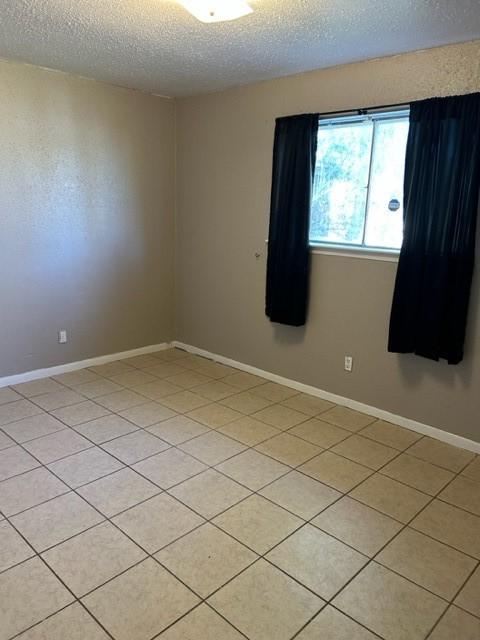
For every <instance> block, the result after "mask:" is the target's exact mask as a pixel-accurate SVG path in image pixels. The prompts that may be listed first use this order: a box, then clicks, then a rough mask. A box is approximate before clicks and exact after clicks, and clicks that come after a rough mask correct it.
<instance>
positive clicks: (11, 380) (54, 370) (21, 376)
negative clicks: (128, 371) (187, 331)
mask: <svg viewBox="0 0 480 640" xmlns="http://www.w3.org/2000/svg"><path fill="white" fill-rule="evenodd" d="M170 346H171V344H170V343H169V342H162V343H161V344H151V345H148V346H146V347H138V349H130V350H129V351H121V352H120V353H110V354H108V355H106V356H97V357H95V358H88V359H87V360H79V361H78V362H68V363H67V364H59V365H57V366H55V367H48V368H46V369H35V370H34V371H25V373H17V374H15V375H13V376H5V377H4V378H0V388H1V387H7V386H9V385H12V384H20V383H21V382H30V380H37V379H38V378H50V377H52V376H59V375H60V374H62V373H68V372H69V371H76V370H77V369H85V368H86V367H94V366H97V365H99V364H107V363H108V362H114V361H115V360H123V359H125V358H133V356H143V355H145V354H147V353H154V352H155V351H162V350H163V349H168V348H170Z"/></svg>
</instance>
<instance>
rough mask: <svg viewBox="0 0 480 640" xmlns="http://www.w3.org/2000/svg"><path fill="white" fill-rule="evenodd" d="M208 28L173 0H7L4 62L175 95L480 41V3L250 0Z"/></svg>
mask: <svg viewBox="0 0 480 640" xmlns="http://www.w3.org/2000/svg"><path fill="white" fill-rule="evenodd" d="M250 4H251V6H252V7H253V8H254V13H252V14H251V15H249V16H246V17H244V18H241V19H240V20H237V21H235V22H226V23H219V24H202V23H200V22H198V21H197V20H195V18H193V17H192V16H190V14H188V13H187V12H186V11H185V9H183V7H182V6H180V5H179V4H178V3H177V2H176V1H175V0H114V1H112V0H0V57H3V58H12V59H16V60H22V61H25V62H31V63H33V64H37V65H40V66H45V67H51V68H53V69H60V70H63V71H69V72H72V73H76V74H80V75H83V76H88V77H92V78H97V79H98V80H103V81H106V82H110V83H113V84H118V85H122V86H127V87H134V88H137V89H143V90H145V91H150V92H153V93H158V94H162V95H168V96H183V95H192V94H196V93H202V92H207V91H214V90H218V89H223V88H227V87H231V86H236V85H240V84H246V83H249V82H256V81H259V80H266V79H269V78H275V77H279V76H284V75H289V74H292V73H297V72H300V71H308V70H310V69H316V68H320V67H328V66H332V65H336V64H342V63H346V62H352V61H356V60H364V59H367V58H373V57H377V56H384V55H390V54H395V53H401V52H404V51H412V50H415V49H422V48H427V47H433V46H436V45H441V44H447V43H453V42H461V41H466V40H474V39H477V38H480V4H479V0H363V1H362V0H251V2H250Z"/></svg>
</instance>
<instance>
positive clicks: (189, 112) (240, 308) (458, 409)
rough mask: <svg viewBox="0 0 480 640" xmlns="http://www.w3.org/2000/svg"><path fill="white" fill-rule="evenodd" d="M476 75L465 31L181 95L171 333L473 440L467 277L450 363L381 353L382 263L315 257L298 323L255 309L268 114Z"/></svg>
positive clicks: (263, 232)
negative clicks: (453, 37) (346, 365)
mask: <svg viewBox="0 0 480 640" xmlns="http://www.w3.org/2000/svg"><path fill="white" fill-rule="evenodd" d="M479 72H480V42H476V43H470V44H465V45H459V46H451V47H443V48H438V49H432V50H429V51H423V52H417V53H413V54H407V55H401V56H396V57H392V58H384V59H381V60H375V61H370V62H365V63H360V64H354V65H348V66H343V67H337V68H333V69H328V70H324V71H317V72H313V73H307V74H303V75H298V76H293V77H290V78H284V79H280V80H276V81H271V82H266V83H262V84H257V85H251V86H247V87H243V88H240V89H236V90H230V91H226V92H223V93H217V94H211V95H205V96H201V97H196V98H189V99H183V100H180V101H179V102H178V106H177V127H178V128H177V136H178V145H177V187H178V188H177V228H178V250H177V260H176V277H177V287H176V295H177V331H176V333H177V339H179V340H181V341H184V342H186V343H189V344H192V345H195V346H197V347H201V348H204V349H208V350H210V351H212V352H215V353H218V354H222V355H224V356H228V357H231V358H234V359H237V360H240V361H242V362H244V363H248V364H251V365H254V366H257V367H260V368H262V369H266V370H269V371H272V372H274V373H277V374H280V375H283V376H286V377H288V378H293V379H295V380H299V381H301V382H305V383H308V384H311V385H314V386H317V387H320V388H322V389H326V390H328V391H330V392H333V393H337V394H340V395H343V396H347V397H349V398H353V399H355V400H359V401H361V402H364V403H367V404H370V405H374V406H376V407H380V408H382V409H386V410H388V411H392V412H394V413H396V414H400V415H402V416H406V417H408V418H412V419H415V420H418V421H420V422H424V423H427V424H431V425H434V426H437V427H439V428H442V429H446V430H447V431H450V432H453V433H456V434H461V435H463V436H465V437H467V438H471V439H473V440H477V441H480V317H479V313H478V295H477V294H476V290H477V289H478V284H479V278H478V276H477V278H476V280H475V282H474V295H473V300H472V306H471V313H470V323H469V331H468V339H467V345H466V348H467V356H466V358H465V360H464V362H463V363H462V364H461V365H459V366H455V367H452V366H448V365H447V364H445V363H435V362H431V361H428V360H424V359H421V358H418V357H414V356H409V355H407V356H397V355H393V354H388V353H387V351H386V341H387V325H388V318H389V311H390V302H391V296H392V290H393V283H394V277H395V269H396V265H395V264H393V263H389V262H375V261H371V260H361V259H350V258H342V257H337V256H325V255H314V256H313V257H312V280H311V303H310V314H309V318H308V324H307V325H306V327H305V328H304V329H295V328H287V327H281V326H276V325H273V324H271V323H270V322H269V321H268V320H267V319H266V318H265V315H264V292H265V257H266V246H265V244H264V239H265V238H266V236H267V228H268V211H269V199H270V193H269V190H270V179H271V160H272V143H273V130H274V120H275V118H276V117H277V116H282V115H287V114H294V113H300V112H317V111H332V110H335V109H347V108H355V107H367V106H374V105H381V104H390V103H398V102H405V101H411V100H415V99H421V98H425V97H430V96H434V95H447V94H455V93H466V92H471V91H478V90H480V73H479ZM257 251H258V252H259V253H261V259H260V260H256V259H255V256H254V254H255V252H257ZM345 354H350V355H353V356H354V359H355V360H354V371H353V372H352V373H350V374H348V373H346V372H344V371H343V357H344V355H345Z"/></svg>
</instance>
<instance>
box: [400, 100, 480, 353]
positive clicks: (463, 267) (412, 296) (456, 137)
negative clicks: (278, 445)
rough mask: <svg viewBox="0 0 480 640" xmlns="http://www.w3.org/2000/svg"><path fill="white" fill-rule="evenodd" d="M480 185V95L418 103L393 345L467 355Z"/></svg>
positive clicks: (411, 142)
mask: <svg viewBox="0 0 480 640" xmlns="http://www.w3.org/2000/svg"><path fill="white" fill-rule="evenodd" d="M479 186H480V94H479V93H475V94H469V95H465V96H454V97H450V98H432V99H429V100H422V101H419V102H414V103H412V105H411V106H410V129H409V134H408V142H407V153H406V161H405V182H404V239H403V245H402V249H401V252H400V259H399V263H398V271H397V277H396V282H395V291H394V296H393V303H392V311H391V316H390V335H389V342H388V350H389V351H392V352H396V353H415V354H417V355H419V356H424V357H426V358H431V359H432V360H438V359H439V358H445V359H446V360H448V362H449V363H450V364H457V363H458V362H460V361H461V360H462V358H463V343H464V338H465V327H466V321H467V311H468V301H469V297H470V286H471V281H472V273H473V265H474V254H475V229H476V219H477V208H478V195H479Z"/></svg>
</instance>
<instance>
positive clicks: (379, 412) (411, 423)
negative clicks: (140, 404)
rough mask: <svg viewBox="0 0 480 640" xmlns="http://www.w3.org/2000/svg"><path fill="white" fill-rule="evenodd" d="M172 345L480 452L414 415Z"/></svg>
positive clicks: (475, 445)
mask: <svg viewBox="0 0 480 640" xmlns="http://www.w3.org/2000/svg"><path fill="white" fill-rule="evenodd" d="M172 346H173V347H178V348H179V349H184V350H185V351H188V352H190V353H194V354H196V355H199V356H203V357H204V358H210V359H212V360H215V361H216V362H220V363H221V364H225V365H228V366H230V367H235V369H240V370H241V371H246V372H247V373H253V374H254V375H257V376H262V377H263V378H266V379H267V380H271V381H272V382H277V383H278V384H283V385H285V386H286V387H291V388H292V389H296V390H297V391H301V392H303V393H309V394H310V395H312V396H317V397H319V398H323V399H324V400H330V402H334V403H335V404H340V405H343V406H345V407H349V408H350V409H355V410H356V411H361V412H362V413H367V414H369V415H371V416H374V417H375V418H379V419H380V420H386V421H387V422H392V423H393V424H397V425H399V426H400V427H406V428H407V429H411V430H412V431H415V432H417V433H421V434H422V435H424V436H430V437H431V438H436V439H437V440H441V441H442V442H446V443H448V444H451V445H454V446H455V447H460V448H462V449H467V450H468V451H472V452H474V453H480V442H475V441H474V440H469V439H468V438H463V437H462V436H458V435H456V434H454V433H450V432H448V431H443V430H442V429H438V428H437V427H432V426H430V425H428V424H423V423H422V422H417V421H416V420H412V419H411V418H405V417H404V416H399V415H396V414H395V413H390V411H385V410H384V409H379V408H378V407H372V406H370V405H368V404H364V403H363V402H358V401H357V400H351V399H350V398H345V397H344V396H338V395H337V394H335V393H330V392H329V391H324V390H323V389H318V388H317V387H311V386H310V385H308V384H303V383H302V382H297V381H296V380H290V379H289V378H284V377H282V376H278V375H277V374H275V373H271V372H270V371H264V370H263V369H258V368H257V367H252V366H251V365H249V364H244V363H243V362H238V361H237V360H232V359H231V358H225V357H224V356H221V355H218V354H216V353H211V352H210V351H205V349H198V348H197V347H193V346H192V345H189V344H184V343H183V342H178V341H177V340H174V341H173V342H172Z"/></svg>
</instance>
